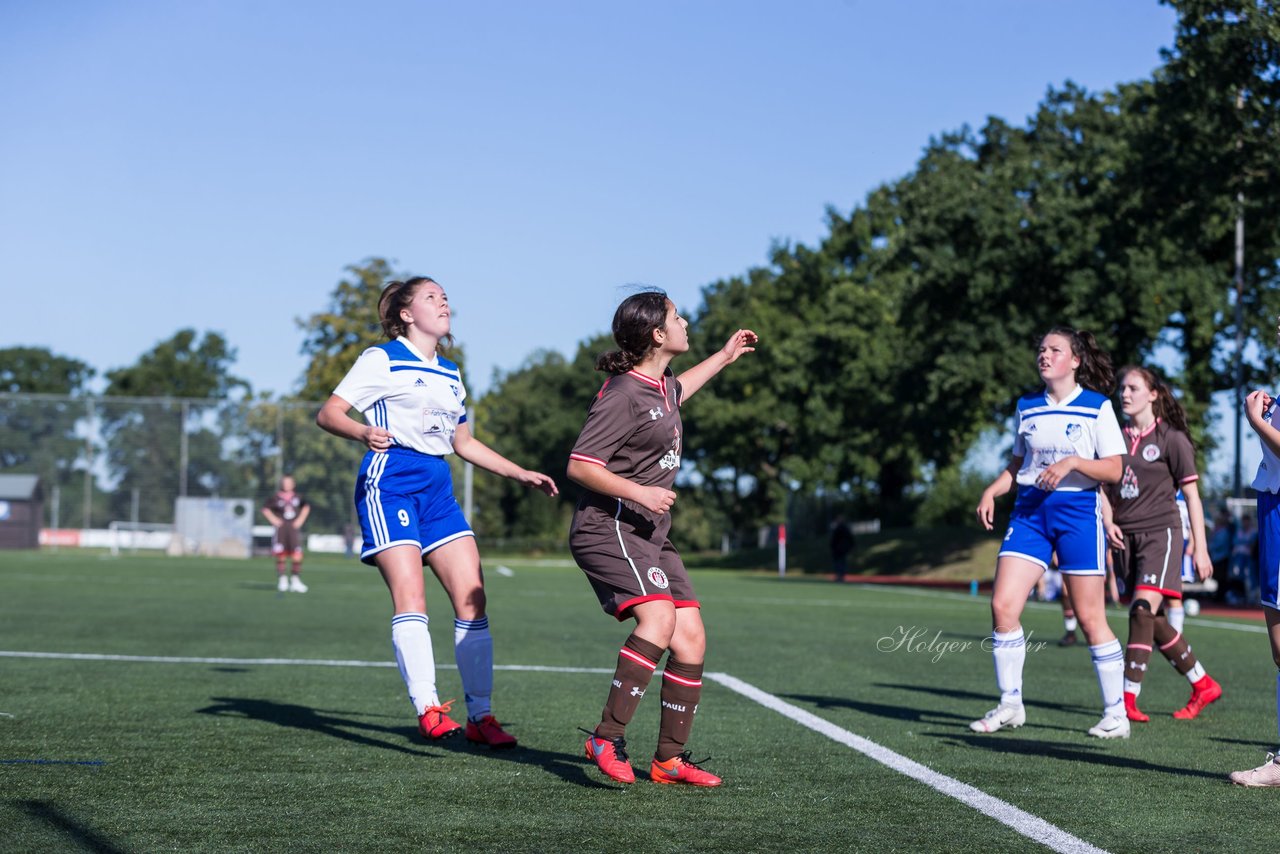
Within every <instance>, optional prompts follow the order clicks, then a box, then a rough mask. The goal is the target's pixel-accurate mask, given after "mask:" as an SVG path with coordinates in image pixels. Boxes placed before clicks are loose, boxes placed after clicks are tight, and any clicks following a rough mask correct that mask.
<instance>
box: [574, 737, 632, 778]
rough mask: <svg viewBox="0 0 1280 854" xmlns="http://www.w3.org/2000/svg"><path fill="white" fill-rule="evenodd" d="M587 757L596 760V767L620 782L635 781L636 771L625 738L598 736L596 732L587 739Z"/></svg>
mask: <svg viewBox="0 0 1280 854" xmlns="http://www.w3.org/2000/svg"><path fill="white" fill-rule="evenodd" d="M586 746H587V758H588V759H594V760H595V761H596V767H597V768H599V769H600V770H601V771H603V772H604V773H605V774H607V775H608V776H610V777H612V778H613V779H615V780H617V781H618V782H619V783H634V782H635V781H636V772H635V771H634V770H633V769H632V767H631V762H630V761H629V760H628V759H627V742H626V740H625V739H624V738H622V737H621V736H619V737H618V738H598V737H597V736H596V734H595V733H592V734H591V737H590V738H588V739H587V745H586Z"/></svg>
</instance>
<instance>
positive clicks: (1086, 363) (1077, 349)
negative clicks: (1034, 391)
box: [1040, 326, 1116, 394]
mask: <svg viewBox="0 0 1280 854" xmlns="http://www.w3.org/2000/svg"><path fill="white" fill-rule="evenodd" d="M1050 335H1061V336H1062V337H1063V338H1066V339H1067V340H1068V341H1070V342H1071V354H1072V355H1073V356H1075V357H1076V358H1077V359H1079V360H1080V367H1078V368H1076V382H1078V383H1080V385H1082V386H1084V387H1085V388H1087V389H1092V390H1093V391H1096V392H1101V393H1102V394H1109V393H1110V391H1111V389H1113V388H1115V385H1116V374H1115V370H1114V369H1112V367H1111V356H1109V355H1108V354H1107V351H1106V350H1103V349H1102V348H1101V347H1100V346H1098V342H1097V339H1095V338H1094V337H1093V335H1092V334H1091V333H1089V332H1085V331H1084V330H1083V329H1074V328H1072V327H1070V326H1055V327H1053V328H1052V329H1050V330H1049V331H1048V332H1046V333H1045V334H1044V335H1041V336H1040V340H1041V341H1043V340H1044V339H1045V338H1047V337H1049V336H1050Z"/></svg>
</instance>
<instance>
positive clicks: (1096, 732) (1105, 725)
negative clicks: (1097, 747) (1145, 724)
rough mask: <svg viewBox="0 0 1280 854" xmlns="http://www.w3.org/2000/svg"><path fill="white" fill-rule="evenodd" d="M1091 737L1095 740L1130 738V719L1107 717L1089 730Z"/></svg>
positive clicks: (1117, 716)
mask: <svg viewBox="0 0 1280 854" xmlns="http://www.w3.org/2000/svg"><path fill="white" fill-rule="evenodd" d="M1089 735H1092V736H1094V737H1095V738H1128V737H1129V718H1128V717H1126V716H1125V715H1123V714H1121V715H1105V716H1103V718H1102V720H1100V721H1098V723H1097V724H1095V725H1094V726H1092V727H1090V728H1089Z"/></svg>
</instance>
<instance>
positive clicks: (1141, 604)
mask: <svg viewBox="0 0 1280 854" xmlns="http://www.w3.org/2000/svg"><path fill="white" fill-rule="evenodd" d="M1129 616H1130V617H1131V618H1133V617H1136V618H1137V619H1139V620H1142V619H1147V618H1149V617H1154V616H1155V615H1154V614H1153V613H1152V612H1151V603H1150V602H1148V601H1147V600H1146V599H1134V600H1133V604H1132V605H1130V606H1129Z"/></svg>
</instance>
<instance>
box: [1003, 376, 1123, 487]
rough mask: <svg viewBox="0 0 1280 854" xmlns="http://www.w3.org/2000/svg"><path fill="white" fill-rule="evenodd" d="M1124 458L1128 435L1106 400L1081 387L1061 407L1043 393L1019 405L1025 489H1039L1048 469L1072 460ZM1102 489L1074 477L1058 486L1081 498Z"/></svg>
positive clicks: (1017, 449) (1018, 445)
mask: <svg viewBox="0 0 1280 854" xmlns="http://www.w3.org/2000/svg"><path fill="white" fill-rule="evenodd" d="M1124 452H1125V444H1124V434H1123V433H1121V432H1120V423H1119V422H1118V421H1116V413H1115V410H1114V409H1112V408H1111V401H1110V400H1108V399H1107V398H1106V396H1105V395H1101V394H1099V393H1098V392H1096V391H1089V390H1088V389H1085V388H1081V387H1079V386H1077V387H1076V390H1075V391H1074V392H1073V393H1071V394H1069V395H1067V397H1066V398H1065V399H1063V400H1061V401H1059V402H1057V403H1052V402H1050V400H1049V397H1048V394H1047V393H1046V392H1043V391H1041V392H1039V393H1037V394H1029V395H1027V396H1026V397H1024V398H1022V399H1021V400H1019V401H1018V435H1017V438H1015V439H1014V440H1013V455H1014V456H1015V457H1022V468H1020V469H1019V470H1018V485H1019V486H1035V485H1036V480H1037V479H1038V478H1039V477H1040V474H1041V473H1042V472H1043V471H1044V470H1045V469H1047V468H1048V467H1049V466H1051V465H1053V464H1054V463H1056V462H1058V461H1059V460H1061V459H1065V458H1066V457H1070V456H1077V457H1082V458H1084V459H1086V460H1093V459H1101V458H1103V457H1114V456H1118V455H1120V454H1123V453H1124ZM1097 485H1098V481H1096V480H1094V479H1093V478H1091V477H1087V476H1085V475H1083V474H1081V473H1080V472H1078V471H1073V472H1071V473H1070V474H1068V475H1067V476H1066V477H1064V478H1063V479H1062V481H1061V482H1060V483H1059V484H1058V491H1059V492H1064V491H1065V492H1080V491H1082V490H1086V489H1093V488H1094V487H1096V486H1097Z"/></svg>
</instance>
